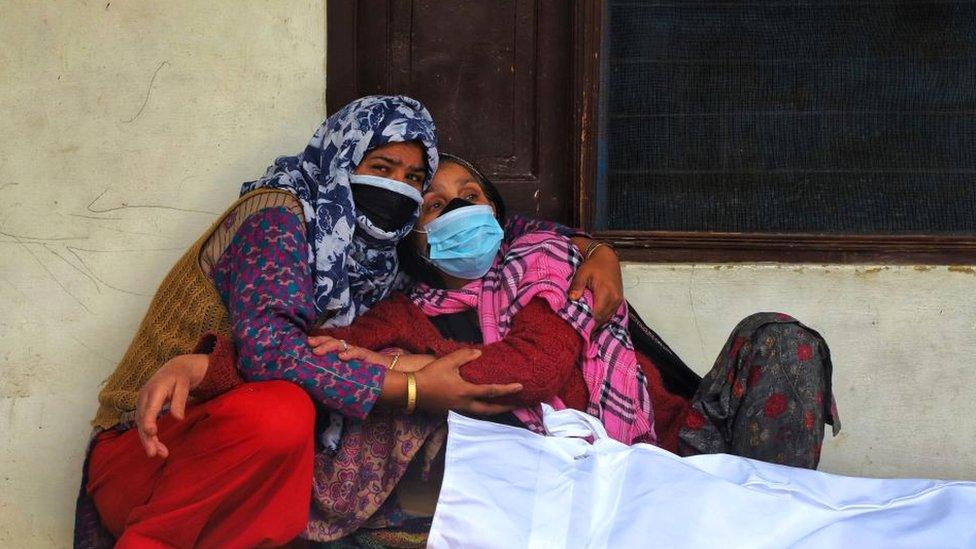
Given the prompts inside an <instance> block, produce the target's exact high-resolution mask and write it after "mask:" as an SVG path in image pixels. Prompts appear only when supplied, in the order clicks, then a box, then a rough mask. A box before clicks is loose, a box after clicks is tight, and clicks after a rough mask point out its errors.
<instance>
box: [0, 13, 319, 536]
mask: <svg viewBox="0 0 976 549" xmlns="http://www.w3.org/2000/svg"><path fill="white" fill-rule="evenodd" d="M0 113H2V115H0V117H2V120H3V124H2V131H0V304H2V314H0V547H66V546H69V545H70V541H71V540H70V534H71V528H72V521H73V516H72V512H73V507H74V496H75V494H76V490H77V485H78V482H79V476H78V473H79V471H80V467H81V462H82V457H83V453H84V450H85V443H86V441H87V438H88V434H89V432H90V430H89V427H88V420H89V419H90V418H91V416H92V414H93V413H94V410H95V395H96V393H97V391H98V385H99V383H100V382H101V381H102V380H103V379H104V378H105V377H106V376H107V375H108V374H109V373H110V372H111V370H112V368H113V367H114V363H115V362H116V361H117V360H118V359H119V358H120V357H121V355H122V353H123V352H124V350H125V347H126V345H128V342H129V340H130V338H131V337H132V334H133V333H134V332H135V329H136V327H137V325H138V322H139V321H140V320H141V317H142V315H143V313H144V312H145V310H146V306H147V304H148V301H149V298H150V296H151V294H152V293H153V291H154V290H155V288H156V285H157V284H158V283H159V281H160V280H161V279H162V277H163V276H164V275H165V274H166V271H167V269H168V268H169V266H170V265H171V264H172V263H173V262H174V261H175V260H176V258H177V257H178V256H179V255H180V254H181V253H182V251H183V250H184V249H185V248H186V246H188V245H189V243H190V242H192V241H193V240H194V239H195V238H196V237H197V236H198V235H199V234H200V233H201V232H202V231H203V230H204V228H205V227H207V226H208V225H209V224H210V223H211V221H212V220H213V219H214V217H215V215H216V213H218V212H220V211H221V210H223V209H224V207H225V206H226V205H227V204H229V203H230V201H231V200H232V199H233V198H234V197H235V196H236V194H237V191H238V189H239V185H240V183H241V182H242V181H245V180H249V179H254V178H256V177H259V176H260V175H261V174H262V173H263V172H264V169H265V168H266V167H267V166H268V164H269V163H270V162H271V161H272V160H273V159H274V157H275V156H277V155H280V154H285V153H288V154H294V153H296V152H299V151H300V150H301V149H302V148H303V147H304V145H305V143H306V141H307V140H308V139H309V138H310V137H311V135H312V132H313V131H314V130H315V128H316V127H317V126H318V125H319V123H321V121H322V119H323V117H324V115H325V3H324V2H320V1H316V0H281V1H277V0H276V1H274V2H264V1H246V2H241V1H237V0H210V1H207V2H197V1H194V0H168V1H166V2H150V1H141V0H140V1H109V0H101V1H89V2H85V1H78V0H74V1H68V0H63V1H56V2H54V1H50V2H36V1H32V0H7V1H5V2H3V7H2V16H0Z"/></svg>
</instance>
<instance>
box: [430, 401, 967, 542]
mask: <svg viewBox="0 0 976 549" xmlns="http://www.w3.org/2000/svg"><path fill="white" fill-rule="evenodd" d="M449 424H450V435H449V437H448V443H447V465H446V470H445V476H444V484H443V487H442V489H441V494H440V499H439V501H438V505H437V511H436V513H435V515H434V524H433V527H432V530H431V535H430V539H429V542H428V543H429V547H465V548H467V547H484V548H495V547H497V548H513V547H533V548H535V547H538V548H543V547H544V548H557V547H615V548H616V547H723V548H733V547H748V548H760V547H771V548H781V547H855V548H857V549H867V548H873V547H906V548H907V547H912V548H916V547H939V548H949V547H976V483H974V482H945V481H936V480H906V479H898V480H895V479H868V478H855V477H842V476H837V475H830V474H826V473H820V472H816V471H809V470H806V469H796V468H792V467H784V466H779V465H772V464H768V463H763V462H759V461H755V460H750V459H746V458H740V457H736V456H729V455H725V454H718V455H707V456H695V457H691V458H680V457H678V456H676V455H674V454H671V453H669V452H667V451H665V450H662V449H660V448H656V447H653V446H649V445H643V444H642V445H636V446H631V447H628V446H625V445H623V444H620V443H619V442H616V441H614V440H612V439H610V438H606V436H605V433H604V432H603V431H602V426H601V425H600V423H599V422H598V421H596V420H594V419H593V418H592V417H590V416H588V415H586V414H582V413H580V412H575V411H573V410H563V411H559V412H553V411H552V410H551V409H549V410H547V415H546V425H547V427H548V428H549V430H550V433H551V435H552V436H548V437H546V436H541V435H537V434H534V433H531V432H529V431H528V430H525V429H518V428H515V427H509V426H505V425H499V424H496V423H490V422H484V421H478V420H475V419H471V418H467V417H464V416H461V415H458V414H453V413H452V414H451V415H450V417H449ZM587 435H592V436H593V437H595V438H596V440H595V441H594V443H593V444H590V443H588V442H586V441H584V440H581V439H580V438H573V437H580V436H587Z"/></svg>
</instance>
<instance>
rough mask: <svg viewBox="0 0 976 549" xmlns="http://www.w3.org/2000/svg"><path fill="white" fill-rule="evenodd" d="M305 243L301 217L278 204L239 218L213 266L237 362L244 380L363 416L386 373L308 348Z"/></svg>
mask: <svg viewBox="0 0 976 549" xmlns="http://www.w3.org/2000/svg"><path fill="white" fill-rule="evenodd" d="M307 250H308V247H307V243H306V241H305V235H304V227H303V224H302V221H301V219H300V218H299V217H298V216H296V215H295V214H294V213H292V212H290V211H289V210H288V209H287V208H284V207H279V208H267V209H265V210H262V211H260V212H257V213H255V214H253V215H251V216H250V217H249V218H248V219H247V220H246V221H245V222H244V223H243V224H242V225H241V227H240V228H239V229H238V230H237V232H236V234H235V235H234V238H233V240H232V241H231V244H230V245H229V246H228V247H227V249H226V251H224V253H223V255H222V256H221V258H220V260H219V261H218V262H217V264H216V265H215V266H214V269H213V271H212V277H213V280H214V284H215V285H216V287H217V290H218V291H219V292H220V294H221V297H222V299H223V301H224V303H225V304H226V305H227V310H228V311H229V313H230V319H231V329H232V331H233V333H234V339H235V341H236V344H237V345H236V348H237V354H238V360H237V366H238V369H239V370H240V372H241V375H242V377H244V379H246V380H248V381H267V380H273V379H280V380H285V381H291V382H293V383H295V384H297V385H299V386H301V387H302V388H303V389H305V391H306V392H308V394H309V396H311V397H312V398H313V400H315V401H317V402H318V403H320V404H322V405H324V406H325V407H327V408H329V409H332V410H336V411H337V412H339V413H341V414H342V415H345V416H349V417H354V418H363V417H365V416H366V415H367V414H368V413H369V411H370V410H371V409H372V407H373V406H374V405H375V404H376V402H377V401H378V400H379V399H380V396H381V393H382V392H383V387H384V384H385V381H386V380H385V377H386V372H385V370H384V369H383V368H382V367H379V366H376V365H371V364H363V363H360V362H358V361H350V362H343V361H341V360H339V359H338V358H337V357H336V356H335V355H326V356H315V355H313V354H312V353H311V352H309V349H308V346H307V345H306V344H305V337H306V335H305V334H306V332H307V331H308V330H309V329H310V328H311V326H312V325H313V323H314V321H315V317H316V314H315V306H314V303H313V295H314V292H313V282H312V277H311V276H310V275H309V273H310V272H311V269H310V267H309V265H308V262H307V255H308V254H307ZM400 394H402V393H400Z"/></svg>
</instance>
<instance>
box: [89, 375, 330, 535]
mask: <svg viewBox="0 0 976 549" xmlns="http://www.w3.org/2000/svg"><path fill="white" fill-rule="evenodd" d="M314 423H315V411H314V407H313V406H312V402H311V400H310V399H309V397H308V395H306V394H305V392H304V391H302V390H301V389H300V388H299V387H298V386H296V385H294V384H291V383H288V382H285V381H270V382H263V383H247V384H244V385H241V386H239V387H237V388H235V389H234V390H232V391H230V392H228V393H225V394H223V395H221V396H219V397H217V398H215V399H213V400H210V401H207V402H204V403H200V404H196V405H190V406H188V407H187V412H186V419H184V420H183V421H177V420H175V419H174V418H172V417H171V416H168V415H167V416H164V417H161V418H160V420H159V439H160V440H161V441H162V442H163V444H165V445H166V446H167V448H169V451H170V455H169V457H168V458H167V459H165V460H163V459H160V458H158V457H157V458H152V459H150V458H147V457H146V453H145V451H144V450H143V449H142V445H141V444H140V443H139V435H138V433H137V431H136V430H135V429H130V430H128V431H125V432H118V431H112V430H110V431H106V432H104V433H102V434H101V435H100V436H99V439H98V441H97V442H96V443H95V447H94V448H93V450H92V454H91V458H90V461H89V470H88V474H89V477H88V478H89V482H88V493H89V494H90V495H91V496H92V498H93V499H94V501H95V506H96V508H97V509H98V512H99V515H100V516H101V518H102V522H103V523H104V524H105V526H106V527H107V528H108V530H109V531H110V532H111V533H112V534H113V535H114V536H115V537H116V539H117V540H118V544H117V545H116V547H122V548H129V547H140V548H141V547H221V548H223V547H255V546H269V545H282V544H285V543H287V542H288V541H289V540H291V539H292V538H294V537H295V536H297V535H298V534H299V533H300V532H301V531H302V530H303V529H304V528H305V523H306V521H307V520H308V510H309V501H310V498H311V490H312V452H313V449H314V442H313V431H314Z"/></svg>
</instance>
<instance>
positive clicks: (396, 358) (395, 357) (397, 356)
mask: <svg viewBox="0 0 976 549" xmlns="http://www.w3.org/2000/svg"><path fill="white" fill-rule="evenodd" d="M399 360H400V353H396V354H394V355H393V360H391V361H390V367H389V368H387V369H388V370H393V369H394V368H395V367H396V365H397V362H399Z"/></svg>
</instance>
